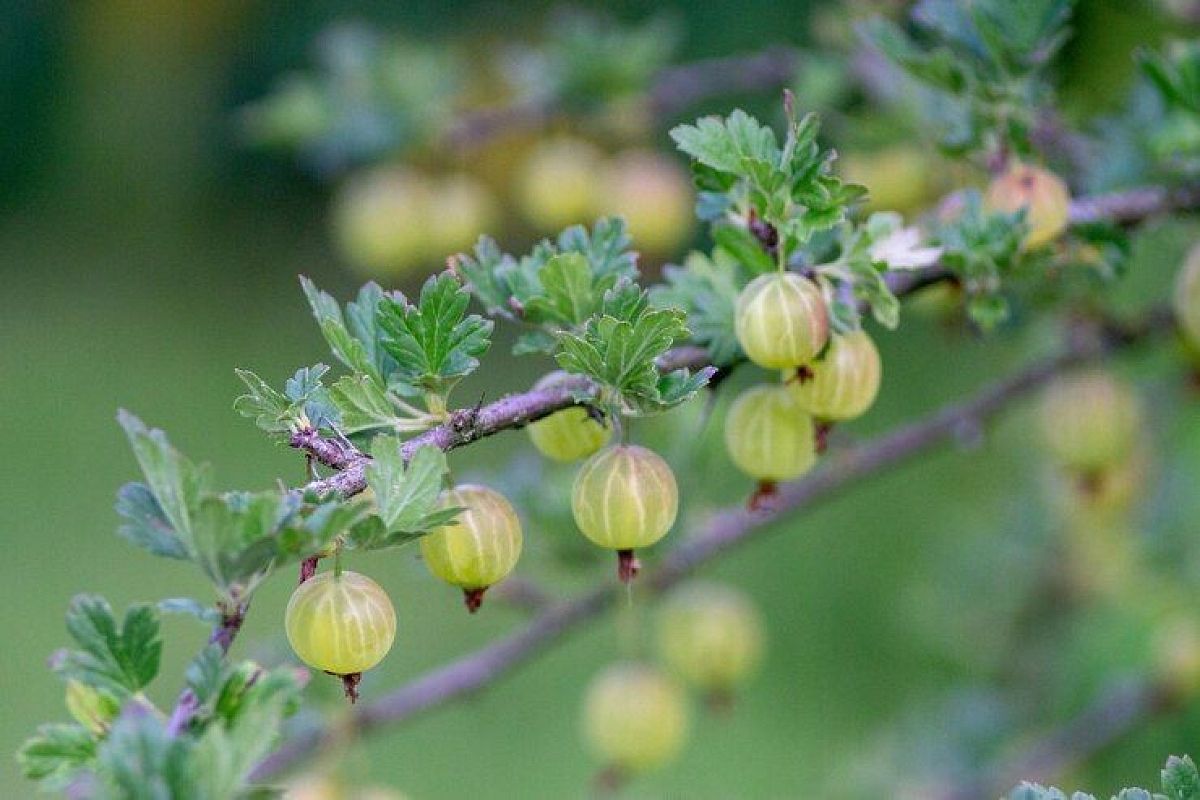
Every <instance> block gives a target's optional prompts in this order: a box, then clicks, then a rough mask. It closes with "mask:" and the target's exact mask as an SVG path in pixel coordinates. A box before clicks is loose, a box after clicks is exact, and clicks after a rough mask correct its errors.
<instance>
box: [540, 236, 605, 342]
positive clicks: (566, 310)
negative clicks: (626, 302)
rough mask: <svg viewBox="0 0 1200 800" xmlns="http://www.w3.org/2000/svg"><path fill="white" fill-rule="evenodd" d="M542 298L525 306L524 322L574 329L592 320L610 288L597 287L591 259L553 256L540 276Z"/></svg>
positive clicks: (564, 254)
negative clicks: (591, 317) (589, 319)
mask: <svg viewBox="0 0 1200 800" xmlns="http://www.w3.org/2000/svg"><path fill="white" fill-rule="evenodd" d="M539 277H540V279H541V283H542V289H543V291H544V294H543V295H540V296H538V297H534V298H532V299H531V300H530V301H529V302H528V303H526V304H525V319H526V320H528V321H529V322H532V323H534V324H535V325H537V324H544V323H551V324H554V325H557V326H560V327H574V326H576V325H579V324H580V323H582V322H583V321H584V320H586V319H587V318H588V317H590V316H591V315H592V314H593V313H594V312H595V310H596V306H597V305H599V302H600V299H601V298H602V297H603V294H604V290H605V289H608V288H611V285H612V282H611V281H608V284H609V285H608V286H603V287H601V286H597V285H596V282H595V280H594V279H593V277H592V270H591V267H589V266H588V260H587V258H586V257H584V256H583V255H582V254H580V253H559V254H558V255H555V256H552V257H551V258H550V260H549V261H547V262H546V265H545V266H544V267H543V268H542V270H541V272H540V273H539Z"/></svg>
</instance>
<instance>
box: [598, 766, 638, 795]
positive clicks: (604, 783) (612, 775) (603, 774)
mask: <svg viewBox="0 0 1200 800" xmlns="http://www.w3.org/2000/svg"><path fill="white" fill-rule="evenodd" d="M628 780H629V776H628V775H627V774H626V773H625V770H623V769H621V768H620V767H618V766H617V765H615V764H610V765H609V766H607V767H605V768H604V769H602V770H600V771H599V772H597V773H596V777H595V780H594V783H595V787H596V793H597V794H600V795H609V794H616V793H617V792H619V791H621V789H622V788H623V787H624V786H625V784H626V782H627V781H628Z"/></svg>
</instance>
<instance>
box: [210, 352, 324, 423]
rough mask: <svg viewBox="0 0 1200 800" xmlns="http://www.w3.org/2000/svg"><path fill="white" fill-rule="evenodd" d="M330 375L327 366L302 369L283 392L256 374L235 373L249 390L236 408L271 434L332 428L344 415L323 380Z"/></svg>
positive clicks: (288, 382) (246, 372) (294, 375)
mask: <svg viewBox="0 0 1200 800" xmlns="http://www.w3.org/2000/svg"><path fill="white" fill-rule="evenodd" d="M328 371H329V367H327V366H325V365H324V364H316V365H314V366H312V367H302V368H300V369H298V370H296V372H295V373H294V374H293V375H292V377H290V378H288V380H287V382H286V383H285V384H284V390H283V391H282V392H279V391H277V390H275V389H273V388H271V386H270V385H269V384H267V382H266V381H264V380H263V379H262V378H260V377H258V375H255V374H254V373H253V372H250V371H249V370H244V369H235V370H234V372H235V373H236V374H237V376H238V378H240V379H241V381H242V383H244V384H245V385H246V388H247V389H248V391H247V393H246V394H243V395H240V396H239V397H238V398H237V399H236V400H234V402H233V408H234V410H235V411H237V412H238V413H239V414H241V415H242V416H243V417H249V418H250V419H253V420H254V424H255V425H257V426H258V427H259V428H261V429H262V430H264V431H266V432H267V433H288V432H290V431H294V430H296V429H297V428H300V427H307V426H310V425H313V426H318V427H322V426H331V425H335V424H337V423H338V421H339V420H340V414H339V413H338V409H337V407H336V406H335V405H334V403H333V399H332V398H331V397H330V394H329V390H328V389H326V388H325V386H324V384H323V383H322V382H321V379H322V378H323V377H324V375H325V374H326V373H327V372H328Z"/></svg>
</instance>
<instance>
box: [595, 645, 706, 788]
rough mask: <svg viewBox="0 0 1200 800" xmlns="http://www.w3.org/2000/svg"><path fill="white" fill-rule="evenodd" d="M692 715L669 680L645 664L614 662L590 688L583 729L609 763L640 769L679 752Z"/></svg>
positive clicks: (623, 768)
mask: <svg viewBox="0 0 1200 800" xmlns="http://www.w3.org/2000/svg"><path fill="white" fill-rule="evenodd" d="M688 718H689V713H688V707H687V699H686V698H685V696H684V693H683V692H682V691H681V690H680V688H679V686H678V685H676V684H675V683H674V682H673V681H672V680H671V679H670V678H668V677H666V676H665V675H663V674H661V673H660V672H658V671H657V670H655V669H653V668H652V667H648V666H645V665H642V664H634V663H625V664H616V665H614V666H612V667H609V668H608V669H607V670H605V671H604V672H602V673H601V674H600V675H598V676H596V678H594V679H593V680H592V683H591V685H590V686H589V687H588V690H587V696H586V697H585V699H584V708H583V731H584V736H585V738H586V739H587V742H588V745H589V746H590V747H591V749H592V752H593V753H594V754H595V755H596V757H597V758H598V759H600V761H602V762H603V763H604V764H605V766H608V767H612V768H615V769H617V770H620V771H622V772H629V773H638V772H645V771H647V770H652V769H656V768H658V767H661V766H663V765H665V764H667V763H668V762H670V761H671V760H672V759H674V758H675V757H676V756H677V755H678V754H679V751H680V750H681V749H682V748H683V745H684V742H685V740H686V738H687V733H688V723H689V719H688Z"/></svg>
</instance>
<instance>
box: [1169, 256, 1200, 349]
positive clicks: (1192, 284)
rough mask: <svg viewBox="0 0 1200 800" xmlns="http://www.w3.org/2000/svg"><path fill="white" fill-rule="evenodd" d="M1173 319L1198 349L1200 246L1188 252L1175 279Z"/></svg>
mask: <svg viewBox="0 0 1200 800" xmlns="http://www.w3.org/2000/svg"><path fill="white" fill-rule="evenodd" d="M1173 305H1174V308H1175V319H1176V320H1178V322H1179V327H1180V328H1181V329H1182V330H1183V335H1184V337H1185V338H1186V339H1187V341H1188V343H1189V344H1191V345H1192V347H1194V348H1200V244H1198V245H1195V246H1194V247H1192V249H1191V250H1189V251H1188V254H1187V258H1185V259H1184V262H1183V267H1182V268H1181V269H1180V270H1179V275H1178V277H1177V278H1176V279H1175V294H1174V297H1173Z"/></svg>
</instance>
